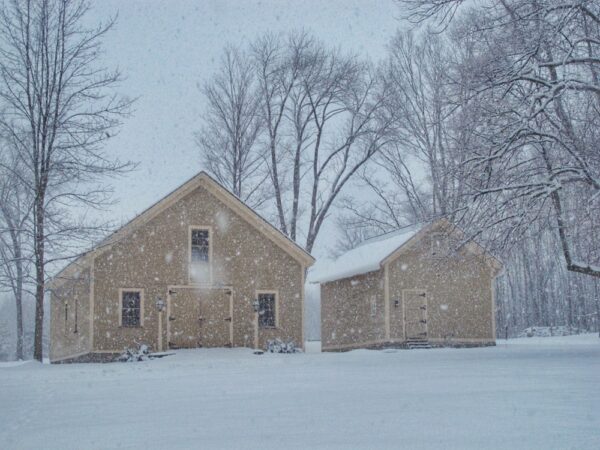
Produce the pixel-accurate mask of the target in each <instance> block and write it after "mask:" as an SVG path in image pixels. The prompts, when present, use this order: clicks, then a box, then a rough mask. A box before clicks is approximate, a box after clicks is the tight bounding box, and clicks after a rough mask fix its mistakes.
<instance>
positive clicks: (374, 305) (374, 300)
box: [369, 295, 377, 317]
mask: <svg viewBox="0 0 600 450" xmlns="http://www.w3.org/2000/svg"><path fill="white" fill-rule="evenodd" d="M369 304H370V307H371V317H375V316H376V315H377V296H375V295H371V298H370V299H369Z"/></svg>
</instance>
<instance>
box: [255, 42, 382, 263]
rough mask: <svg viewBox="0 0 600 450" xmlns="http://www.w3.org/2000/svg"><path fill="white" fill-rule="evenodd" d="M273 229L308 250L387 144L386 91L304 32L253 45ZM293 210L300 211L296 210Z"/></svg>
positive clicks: (370, 73) (364, 69) (367, 72)
mask: <svg viewBox="0 0 600 450" xmlns="http://www.w3.org/2000/svg"><path fill="white" fill-rule="evenodd" d="M253 54H254V58H255V61H256V63H255V64H256V70H257V73H258V79H259V85H260V87H261V100H262V114H263V120H264V123H265V127H266V130H267V133H266V135H267V147H268V151H269V158H268V161H269V170H270V175H271V181H272V185H273V191H274V192H273V194H274V196H275V206H276V211H277V219H278V221H279V226H280V228H281V230H282V231H283V232H284V233H286V234H288V235H289V236H290V237H291V238H292V239H294V240H298V239H299V236H298V233H299V231H300V230H302V231H304V233H305V234H306V241H305V244H304V246H305V248H306V249H307V250H308V251H311V250H312V248H313V246H314V243H315V240H316V238H317V236H318V234H319V231H320V230H321V227H322V225H323V223H324V221H325V219H326V217H327V216H328V214H329V212H330V210H331V207H332V205H333V204H334V202H335V201H336V199H337V197H338V195H339V194H340V192H341V191H342V189H343V187H344V186H345V185H346V184H347V183H348V181H349V180H350V179H352V178H353V177H354V176H355V175H356V173H357V171H358V170H359V169H360V168H361V167H362V166H363V165H364V164H365V163H366V162H367V161H369V160H370V159H371V157H372V156H373V155H375V154H376V153H377V152H378V151H379V150H380V149H381V148H383V147H385V146H386V145H388V143H389V142H390V130H391V118H390V117H389V116H387V115H386V114H385V112H386V111H385V108H384V99H385V95H386V87H385V84H384V83H383V80H382V78H381V77H380V76H379V74H378V72H377V71H375V70H374V69H373V68H372V67H370V65H369V64H367V63H366V62H363V61H360V60H358V58H356V57H355V56H353V55H345V54H343V53H342V52H341V51H340V50H337V49H330V48H327V47H326V46H325V45H324V44H322V43H321V42H318V41H317V40H316V39H314V38H313V37H311V36H309V35H308V34H306V33H292V34H290V35H288V36H287V37H286V38H284V37H282V36H273V35H267V36H265V37H263V38H261V39H259V40H258V41H257V42H256V43H255V44H254V46H253ZM301 205H306V210H302V208H301Z"/></svg>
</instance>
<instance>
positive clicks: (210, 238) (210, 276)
mask: <svg viewBox="0 0 600 450" xmlns="http://www.w3.org/2000/svg"><path fill="white" fill-rule="evenodd" d="M192 230H207V231H208V282H207V283H196V282H195V281H194V280H193V278H192ZM187 249H188V284H190V285H198V284H202V285H204V284H208V285H212V281H213V230H212V227H211V226H209V225H190V226H189V227H188V245H187Z"/></svg>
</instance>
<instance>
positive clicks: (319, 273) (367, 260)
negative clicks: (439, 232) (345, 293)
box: [310, 224, 424, 283]
mask: <svg viewBox="0 0 600 450" xmlns="http://www.w3.org/2000/svg"><path fill="white" fill-rule="evenodd" d="M423 227H424V225H423V224H417V225H413V226H410V227H406V228H402V229H400V230H398V231H394V232H392V233H387V234H384V235H381V236H376V237H374V238H371V239H367V240H366V241H365V242H363V243H362V244H360V245H359V246H357V247H355V248H353V249H352V250H349V251H347V252H346V253H344V254H342V255H341V256H339V257H338V258H337V259H336V260H334V261H331V262H330V263H329V264H327V265H326V266H325V267H323V269H321V270H318V269H317V268H315V269H316V270H315V271H314V272H315V273H312V274H311V275H310V281H311V282H313V283H328V282H330V281H335V280H341V279H342V278H348V277H352V276H355V275H361V274H364V273H368V272H373V271H375V270H379V269H380V268H381V262H382V261H383V260H384V259H385V258H387V257H388V256H389V255H391V254H392V253H393V252H395V251H396V250H397V249H398V248H399V247H400V246H402V245H403V244H404V243H406V242H407V241H408V240H409V239H410V238H412V237H413V236H414V235H415V234H417V233H418V232H419V230H421V229H422V228H423Z"/></svg>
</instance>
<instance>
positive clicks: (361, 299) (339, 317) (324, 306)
mask: <svg viewBox="0 0 600 450" xmlns="http://www.w3.org/2000/svg"><path fill="white" fill-rule="evenodd" d="M373 299H374V300H375V307H373V305H372V301H373ZM321 326H322V329H321V341H322V345H323V348H325V347H338V346H353V345H356V344H357V343H363V342H372V341H379V340H382V339H384V338H385V301H384V275H383V271H382V270H380V271H376V272H370V273H368V274H365V275H359V276H356V277H352V278H346V279H343V280H338V281H333V282H331V283H324V284H322V285H321Z"/></svg>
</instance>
